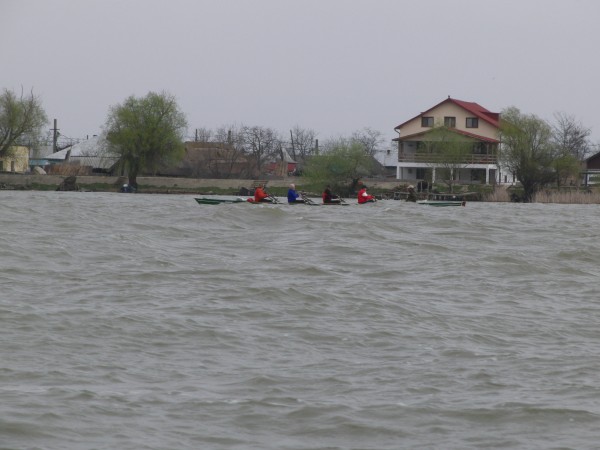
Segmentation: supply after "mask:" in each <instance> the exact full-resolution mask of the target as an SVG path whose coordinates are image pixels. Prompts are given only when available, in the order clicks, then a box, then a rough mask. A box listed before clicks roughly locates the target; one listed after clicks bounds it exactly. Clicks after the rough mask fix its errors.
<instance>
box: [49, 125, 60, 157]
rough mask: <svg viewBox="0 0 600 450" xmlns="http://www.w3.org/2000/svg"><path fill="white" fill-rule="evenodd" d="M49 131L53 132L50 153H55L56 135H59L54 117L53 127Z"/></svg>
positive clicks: (56, 147) (56, 145) (56, 149)
mask: <svg viewBox="0 0 600 450" xmlns="http://www.w3.org/2000/svg"><path fill="white" fill-rule="evenodd" d="M50 131H52V132H53V137H52V153H56V152H57V151H58V136H59V135H60V133H59V132H58V128H56V119H54V128H51V129H50Z"/></svg>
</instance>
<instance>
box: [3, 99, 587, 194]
mask: <svg viewBox="0 0 600 450" xmlns="http://www.w3.org/2000/svg"><path fill="white" fill-rule="evenodd" d="M500 117H501V121H500V141H501V147H500V150H499V154H498V158H499V161H500V162H501V164H502V166H503V167H505V168H506V169H507V170H508V171H510V172H511V173H512V174H514V175H515V176H516V177H517V178H518V180H519V181H520V183H521V184H522V186H523V191H524V196H523V200H524V201H530V200H531V199H532V197H533V195H534V194H535V192H537V191H538V190H539V189H541V188H542V187H544V186H547V185H549V184H555V185H557V186H561V185H564V184H565V183H567V182H568V181H569V180H573V179H577V177H579V176H580V173H581V167H582V162H583V161H584V159H585V158H586V157H587V156H588V155H589V153H590V152H591V149H592V147H593V146H592V144H591V143H590V141H589V136H590V134H591V130H590V129H589V128H587V127H585V126H583V125H582V124H581V123H580V122H578V121H577V120H576V119H575V118H574V117H573V116H570V115H567V114H556V115H555V122H553V123H549V122H547V121H545V120H543V119H540V118H539V117H537V116H535V115H533V114H524V113H522V112H521V111H520V110H519V109H518V108H516V107H510V108H507V109H505V110H504V111H502V113H501V116H500ZM47 123H48V119H47V116H46V113H45V111H44V109H43V107H42V104H41V101H40V99H39V97H37V96H36V95H34V93H33V91H31V92H29V94H25V93H24V92H23V91H21V93H20V94H17V93H15V92H13V91H10V90H8V89H4V90H3V92H2V94H0V156H5V155H7V154H9V153H10V151H11V148H12V147H14V146H15V145H19V144H23V143H24V142H28V143H31V142H37V141H39V138H40V136H41V133H42V129H43V127H44V126H45V125H46V124H47ZM187 129H188V123H187V119H186V116H185V114H184V113H183V112H182V111H181V109H180V107H179V105H178V104H177V102H176V99H175V97H174V96H172V95H170V94H168V93H166V92H161V93H155V92H149V93H148V94H147V95H146V96H144V97H135V96H130V97H128V98H126V99H125V100H124V101H123V102H122V103H120V104H117V105H114V106H111V107H110V108H109V110H108V114H107V118H106V122H105V123H104V126H103V130H104V135H105V142H106V147H107V148H106V149H107V152H109V154H111V155H112V156H116V157H117V158H118V160H119V164H120V165H121V169H123V170H124V171H126V172H127V173H128V176H129V182H130V184H131V185H132V186H136V185H137V182H136V178H137V176H138V175H139V174H141V173H142V172H145V173H152V172H156V170H157V168H158V167H160V166H161V165H165V164H172V163H174V162H177V161H179V160H181V158H182V157H183V154H184V142H185V138H186V132H187ZM449 136H450V134H449V133H448V130H441V132H440V130H437V129H436V130H433V131H432V133H431V139H430V141H429V143H427V144H426V146H429V149H428V151H429V152H436V153H438V154H439V155H440V161H442V163H441V167H442V169H444V168H445V169H446V170H447V171H448V172H449V173H452V171H453V170H455V169H456V168H457V165H459V164H460V161H461V160H462V159H463V158H464V155H465V152H467V151H470V150H466V148H468V146H465V143H464V142H460V141H457V140H456V139H455V138H450V137H449ZM194 139H195V140H198V141H202V142H215V143H221V144H222V143H226V144H227V146H228V148H230V149H232V150H233V151H235V154H237V155H245V156H246V157H247V158H249V159H250V160H251V161H252V162H253V164H254V166H255V168H256V170H257V172H258V173H262V169H263V167H264V165H265V164H266V163H267V162H269V161H273V160H280V161H284V160H285V154H284V153H285V152H287V153H288V154H289V155H290V157H291V158H292V159H293V160H294V161H295V162H297V163H299V166H300V170H301V173H302V175H304V176H306V177H308V178H310V179H311V180H312V181H315V182H320V183H323V184H331V185H332V187H334V188H337V189H338V191H342V192H343V191H346V190H352V189H354V187H355V186H356V184H357V183H358V180H360V178H363V177H366V176H369V175H373V174H374V173H376V172H377V163H376V161H375V159H374V155H375V153H376V152H377V151H378V150H380V149H381V148H382V145H384V139H383V134H382V133H381V132H379V131H376V130H372V129H370V128H368V127H365V128H363V129H362V130H358V131H355V132H354V133H352V134H351V135H350V136H348V137H337V138H327V139H325V140H323V142H321V143H320V142H319V141H318V139H317V133H316V132H315V131H314V130H311V129H306V128H302V127H300V126H294V127H292V128H291V129H290V135H289V137H288V136H283V135H281V134H280V133H279V132H278V131H276V130H274V129H273V128H269V127H263V126H248V125H223V126H221V127H218V128H216V129H209V128H196V131H195V138H194ZM471 145H472V144H471ZM447 178H448V179H450V180H452V176H451V175H450V176H449V177H447ZM450 187H451V185H450Z"/></svg>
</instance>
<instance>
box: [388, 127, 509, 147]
mask: <svg viewBox="0 0 600 450" xmlns="http://www.w3.org/2000/svg"><path fill="white" fill-rule="evenodd" d="M449 130H450V131H453V132H455V133H458V134H462V135H463V136H467V137H470V138H473V139H477V140H478V141H482V142H489V143H490V144H498V143H500V141H499V140H498V139H492V138H489V137H485V136H481V135H479V134H475V133H469V132H468V131H462V130H457V129H456V128H449ZM429 132H431V130H426V131H421V132H420V133H413V134H410V135H408V136H402V137H398V138H396V139H393V140H394V141H410V140H411V139H414V138H415V137H417V136H423V135H424V134H427V133H429Z"/></svg>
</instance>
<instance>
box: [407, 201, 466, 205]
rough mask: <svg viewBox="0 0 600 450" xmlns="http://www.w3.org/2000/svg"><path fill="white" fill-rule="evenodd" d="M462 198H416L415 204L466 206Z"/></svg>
mask: <svg viewBox="0 0 600 450" xmlns="http://www.w3.org/2000/svg"><path fill="white" fill-rule="evenodd" d="M466 204H467V202H465V201H464V200H418V201H417V205H428V206H466Z"/></svg>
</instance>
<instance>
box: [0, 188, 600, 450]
mask: <svg viewBox="0 0 600 450" xmlns="http://www.w3.org/2000/svg"><path fill="white" fill-rule="evenodd" d="M353 203H354V202H353ZM599 213H600V211H599V209H598V206H597V205H553V204H529V205H524V204H508V203H468V204H467V206H466V207H464V208H462V207H452V208H434V207H430V206H420V205H415V204H412V203H405V202H400V201H394V200H388V201H380V202H378V203H376V204H369V205H364V206H358V205H354V204H353V205H350V206H347V207H338V206H332V207H309V206H303V205H298V206H288V205H276V206H271V205H250V204H232V205H217V206H213V205H198V204H196V202H195V201H194V197H193V196H187V195H144V194H117V193H80V192H77V193H73V192H35V191H34V192H21V191H0V230H1V232H0V337H1V343H2V345H1V347H0V449H3V450H5V449H19V450H21V449H61V450H65V449H66V450H70V449H111V450H113V449H136V450H137V449H278V450H279V449H282V450H291V449H294V450H296V449H297V450H302V449H311V450H316V449H323V450H325V449H327V450H335V449H340V450H341V449H343V450H350V449H377V450H386V449H394V450H395V449H400V448H402V449H404V448H410V449H484V448H485V449H490V448H523V449H559V448H560V449H591V448H596V449H597V448H600V432H599V431H598V430H599V429H600V326H599V324H600V295H599V294H600V289H599V288H598V281H599V275H600V269H599V267H600V229H599V227H598V217H599Z"/></svg>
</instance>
